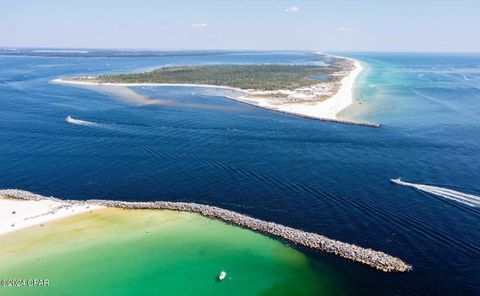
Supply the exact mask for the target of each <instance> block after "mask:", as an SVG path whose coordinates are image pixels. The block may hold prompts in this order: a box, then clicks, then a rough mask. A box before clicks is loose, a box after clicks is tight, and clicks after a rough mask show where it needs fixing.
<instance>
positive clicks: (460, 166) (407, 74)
mask: <svg viewBox="0 0 480 296" xmlns="http://www.w3.org/2000/svg"><path fill="white" fill-rule="evenodd" d="M348 56H350V57H353V58H357V59H358V60H359V61H360V62H362V64H363V65H364V66H365V69H366V70H365V71H364V72H363V73H362V74H361V77H360V80H359V82H358V84H357V87H356V94H355V96H356V98H357V99H358V102H357V103H356V105H355V106H354V107H355V108H350V109H349V110H346V111H345V112H344V113H343V116H348V117H351V118H358V119H362V120H367V121H371V122H378V123H382V124H383V126H382V127H381V128H379V129H373V128H364V127H355V126H346V125H338V124H332V123H325V122H318V121H314V120H306V119H302V118H297V117H294V116H289V115H285V114H279V113H274V112H270V111H267V110H262V109H258V108H254V107H251V106H247V105H244V104H240V103H237V102H233V101H230V100H226V99H224V98H222V97H220V96H221V93H215V92H213V93H212V92H207V93H205V92H203V91H202V90H201V89H197V88H179V87H156V88H151V89H138V91H140V92H142V93H144V94H146V95H150V96H153V97H155V98H168V99H170V100H174V101H176V102H179V103H178V104H177V105H171V106H165V107H161V106H140V107H139V106H135V105H131V104H129V103H128V102H125V101H122V100H118V99H117V98H115V97H113V96H111V95H106V94H102V93H98V92H95V91H92V90H87V89H80V88H73V87H69V86H65V85H52V84H49V83H48V81H49V80H50V79H53V78H58V77H60V76H72V75H87V74H96V73H105V72H128V71H135V70H143V69H149V68H153V67H158V66H165V65H184V64H210V63H259V62H261V63H311V62H315V63H322V62H324V61H323V60H322V58H321V57H319V56H317V55H314V54H311V53H302V52H300V53H295V52H289V53H185V54H184V55H168V54H167V55H163V56H158V55H150V56H138V55H137V56H133V57H132V56H130V57H118V56H116V55H115V54H112V53H110V54H105V53H104V52H103V53H102V54H101V55H100V54H95V52H93V53H90V54H89V56H88V57H86V56H63V57H58V56H55V55H53V56H49V57H43V56H29V55H19V56H7V55H2V56H0V98H1V100H0V139H1V141H0V187H2V188H11V187H14V188H22V189H25V190H30V191H34V192H38V193H40V194H43V195H54V196H59V197H63V198H76V199H85V198H110V199H124V200H172V201H194V202H199V203H205V204H211V205H216V206H220V207H224V208H228V209H231V210H235V211H238V212H241V213H245V214H249V215H252V216H254V217H257V218H261V219H264V220H270V221H275V222H279V223H282V224H285V225H288V226H292V227H296V228H301V229H305V230H308V231H314V232H319V233H321V234H325V235H327V236H329V237H332V238H336V239H340V240H344V241H347V242H352V243H357V244H359V245H362V246H365V247H372V248H374V249H378V250H382V251H385V252H387V253H390V254H392V255H395V256H398V257H400V258H402V259H404V260H406V261H407V262H409V263H411V264H413V266H414V270H413V271H412V272H411V273H408V274H401V275H399V274H393V275H392V274H383V273H380V272H377V271H374V270H371V269H369V268H366V267H363V266H361V265H358V264H354V263H350V262H347V261H345V260H341V259H338V258H335V257H332V256H327V255H323V254H320V253H316V252H310V251H306V250H305V253H306V254H307V255H308V256H310V257H313V258H316V259H318V260H320V261H321V262H322V263H325V264H327V265H328V266H329V267H330V268H332V269H333V270H335V271H338V275H337V276H338V279H339V280H340V279H341V281H342V282H345V283H346V284H345V286H346V289H347V293H351V294H352V295H385V294H407V293H409V294H411V293H414V292H415V294H419V295H424V294H463V295H475V294H478V292H479V291H478V287H477V283H478V282H480V271H479V270H478V268H477V265H478V264H476V263H475V262H478V258H479V257H480V248H479V237H480V230H479V229H478V223H479V214H480V212H479V209H478V208H474V207H470V206H467V205H465V204H462V203H458V202H455V201H452V200H448V199H445V198H442V197H439V196H435V195H430V194H428V193H425V192H419V191H416V190H414V189H412V188H407V187H401V186H397V185H392V184H390V182H389V179H390V178H396V177H399V176H400V177H403V178H404V179H405V180H406V181H410V182H413V183H419V184H429V185H433V186H437V187H444V188H449V189H453V190H456V191H460V192H465V193H470V194H473V195H476V196H478V195H480V194H479V193H480V183H479V182H478V180H480V171H479V170H478V168H479V167H480V158H479V157H478V155H480V122H479V119H478V118H480V116H479V115H480V114H479V113H480V56H479V55H466V54H465V55H453V54H443V55H440V54H380V53H377V54H353V53H351V54H348ZM360 103H361V104H360ZM187 105H190V107H188V108H187V107H185V106H187ZM192 106H197V107H195V108H194V107H192ZM202 106H203V107H202ZM68 115H70V116H72V117H74V118H77V119H81V120H85V121H91V122H93V123H96V124H95V125H90V126H82V125H72V124H68V123H67V122H66V121H65V118H66V117H67V116H68ZM412 291H414V292H412Z"/></svg>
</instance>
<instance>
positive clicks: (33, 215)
mask: <svg viewBox="0 0 480 296" xmlns="http://www.w3.org/2000/svg"><path fill="white" fill-rule="evenodd" d="M100 208H104V207H103V206H98V205H90V204H74V203H70V202H65V201H62V200H59V199H53V198H48V199H47V198H45V199H36V200H35V199H30V200H24V199H16V198H8V197H7V198H5V197H2V194H0V236H1V235H4V234H8V233H11V232H14V231H18V230H21V229H25V228H28V227H32V226H36V225H42V224H44V223H47V222H51V221H54V220H59V219H63V218H66V217H70V216H73V215H76V214H80V213H85V212H89V211H94V210H97V209H100Z"/></svg>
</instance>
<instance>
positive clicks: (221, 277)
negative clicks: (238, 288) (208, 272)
mask: <svg viewBox="0 0 480 296" xmlns="http://www.w3.org/2000/svg"><path fill="white" fill-rule="evenodd" d="M226 276H227V273H226V272H225V271H223V270H222V272H220V275H219V276H218V279H219V280H221V281H223V279H225V277H226Z"/></svg>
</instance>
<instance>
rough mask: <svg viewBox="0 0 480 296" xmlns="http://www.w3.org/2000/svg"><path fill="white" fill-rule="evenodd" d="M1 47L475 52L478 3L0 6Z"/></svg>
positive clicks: (303, 0) (217, 1) (101, 0)
mask: <svg viewBox="0 0 480 296" xmlns="http://www.w3.org/2000/svg"><path fill="white" fill-rule="evenodd" d="M0 47H60V48H135V49H165V50H169V49H201V50H203V49H225V50H229V49H234V50H242V49H245V50H321V51H396V52H403V51H406V52H412V51H425V52H480V1H479V0H456V1H454V0H436V1H433V0H416V1H413V0H402V1H400V0H398V1H393V0H343V1H342V0H329V1H323V0H316V1H315V0H310V1H309V0H297V1H284V0H256V1H253V0H243V1H231V0H209V1H200V0H197V1H192V0H191V1H186V0H169V1H162V0H137V1H133V0H81V1H79V0H75V1H70V0H62V1H61V0H29V1H26V0H25V1H24V0H0Z"/></svg>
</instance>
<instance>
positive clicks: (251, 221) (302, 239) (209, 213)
mask: <svg viewBox="0 0 480 296" xmlns="http://www.w3.org/2000/svg"><path fill="white" fill-rule="evenodd" d="M0 196H5V197H9V198H18V199H28V200H39V199H53V200H58V199H56V198H53V197H43V196H41V195H37V194H33V193H31V192H28V191H22V190H0ZM62 201H63V202H71V203H88V204H92V205H100V206H107V207H115V208H124V209H158V210H174V211H184V212H191V213H197V214H200V215H202V216H205V217H210V218H214V219H218V220H221V221H224V222H227V223H230V224H233V225H237V226H240V227H243V228H247V229H251V230H254V231H257V232H261V233H265V234H268V235H271V236H275V237H278V238H281V239H283V240H286V241H289V242H292V243H294V244H297V245H300V246H304V247H308V248H311V249H316V250H320V251H323V252H326V253H330V254H334V255H337V256H339V257H342V258H345V259H349V260H352V261H356V262H360V263H363V264H366V265H368V266H371V267H373V268H376V269H378V270H381V271H384V272H406V271H409V270H411V269H412V266H411V265H409V264H407V263H405V262H404V261H402V260H401V259H399V258H396V257H393V256H390V255H388V254H385V253H383V252H380V251H375V250H372V249H368V248H362V247H359V246H357V245H354V244H349V243H344V242H341V241H337V240H334V239H330V238H327V237H325V236H323V235H320V234H316V233H312V232H306V231H303V230H299V229H295V228H291V227H288V226H284V225H280V224H277V223H273V222H267V221H263V220H259V219H255V218H252V217H249V216H246V215H243V214H240V213H236V212H233V211H229V210H225V209H222V208H218V207H214V206H208V205H202V204H196V203H184V202H165V201H157V202H124V201H114V200H87V201H76V200H75V201H73V200H68V201H65V200H62Z"/></svg>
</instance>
